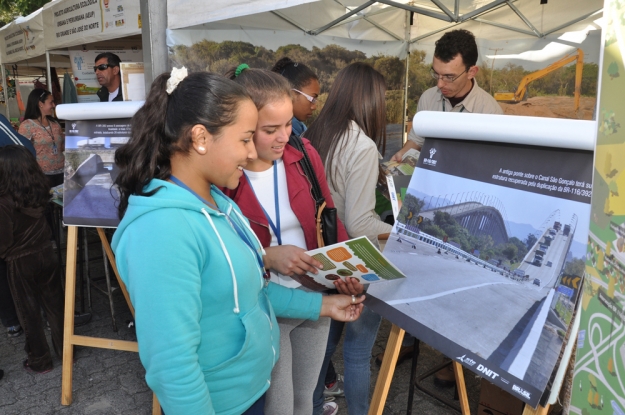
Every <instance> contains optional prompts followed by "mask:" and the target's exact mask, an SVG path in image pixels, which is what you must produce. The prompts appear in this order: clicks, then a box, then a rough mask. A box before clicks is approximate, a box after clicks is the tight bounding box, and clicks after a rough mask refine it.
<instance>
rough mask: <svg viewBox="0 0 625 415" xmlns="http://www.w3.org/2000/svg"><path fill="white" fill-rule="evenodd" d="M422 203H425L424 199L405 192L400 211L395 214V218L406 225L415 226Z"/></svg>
mask: <svg viewBox="0 0 625 415" xmlns="http://www.w3.org/2000/svg"><path fill="white" fill-rule="evenodd" d="M423 205H425V201H424V200H421V199H419V198H417V197H414V196H413V195H411V194H406V197H405V198H404V201H403V203H402V208H401V211H400V212H399V215H397V220H399V221H400V222H402V223H405V224H406V225H412V226H417V218H418V216H419V213H420V212H421V209H422V208H423Z"/></svg>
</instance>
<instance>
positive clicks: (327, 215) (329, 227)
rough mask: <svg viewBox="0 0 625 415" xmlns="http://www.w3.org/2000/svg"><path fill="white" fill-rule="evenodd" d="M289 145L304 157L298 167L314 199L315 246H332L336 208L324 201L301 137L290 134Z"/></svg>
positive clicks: (335, 231) (334, 235)
mask: <svg viewBox="0 0 625 415" xmlns="http://www.w3.org/2000/svg"><path fill="white" fill-rule="evenodd" d="M289 144H290V145H291V146H293V147H294V148H295V149H296V150H298V151H300V152H301V153H302V154H304V157H303V158H302V159H301V160H300V166H301V167H302V170H303V171H304V174H305V175H306V177H307V178H308V181H309V182H310V184H311V185H312V196H313V199H315V210H316V212H317V213H316V215H315V223H316V228H317V229H316V231H317V246H318V247H319V248H321V247H323V246H328V245H334V244H335V243H337V242H338V240H337V239H338V237H337V230H338V228H337V216H336V208H331V207H328V205H327V204H326V200H325V198H324V197H323V193H322V192H321V186H319V181H318V180H317V175H316V174H315V169H314V167H313V166H312V163H311V162H310V158H309V157H308V153H307V152H306V149H305V148H304V143H303V142H302V139H301V137H298V136H297V135H295V134H291V137H290V138H289Z"/></svg>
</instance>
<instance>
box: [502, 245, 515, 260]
mask: <svg viewBox="0 0 625 415" xmlns="http://www.w3.org/2000/svg"><path fill="white" fill-rule="evenodd" d="M518 252H519V248H517V246H516V245H514V244H511V243H508V244H506V245H505V248H504V249H503V250H502V251H501V253H502V254H504V255H505V257H506V258H508V260H510V261H512V259H513V258H515V257H516V256H517V253H518Z"/></svg>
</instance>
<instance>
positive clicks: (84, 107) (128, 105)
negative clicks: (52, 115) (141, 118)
mask: <svg viewBox="0 0 625 415" xmlns="http://www.w3.org/2000/svg"><path fill="white" fill-rule="evenodd" d="M143 103H144V101H120V102H89V103H82V104H81V103H79V104H61V105H58V106H57V107H56V116H57V117H58V118H59V119H61V120H69V121H82V120H104V119H113V118H132V116H133V115H135V113H136V112H137V111H138V110H139V108H141V107H142V106H143Z"/></svg>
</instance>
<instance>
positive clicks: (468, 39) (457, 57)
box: [392, 29, 503, 161]
mask: <svg viewBox="0 0 625 415" xmlns="http://www.w3.org/2000/svg"><path fill="white" fill-rule="evenodd" d="M477 56H478V54H477V44H476V43H475V36H473V33H471V32H469V31H468V30H463V29H460V30H452V31H451V32H447V33H445V34H444V35H443V37H441V38H440V39H439V40H437V41H436V48H435V49H434V59H433V62H432V67H431V68H430V74H431V75H432V77H433V78H434V79H436V80H437V83H436V86H435V87H432V88H430V89H428V90H427V91H425V92H424V93H423V95H421V98H419V103H418V104H417V112H419V111H448V112H469V113H480V114H503V111H502V109H501V106H500V105H499V104H498V103H497V101H495V99H494V98H493V97H492V96H491V95H490V94H489V93H488V92H486V91H484V90H483V89H482V88H480V87H479V86H478V85H477V82H476V81H475V76H476V75H477V72H478V70H479V68H478V67H477V66H476V64H477ZM423 141H424V139H423V137H419V136H417V135H416V134H415V132H414V130H412V129H411V130H410V132H409V133H408V140H407V141H406V144H404V147H403V148H402V149H401V150H399V151H398V152H397V153H395V155H394V156H393V158H392V159H393V160H396V161H401V158H402V156H403V155H404V153H405V152H406V151H408V150H409V149H411V148H414V149H416V150H419V151H420V150H421V147H422V146H423Z"/></svg>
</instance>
